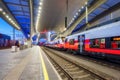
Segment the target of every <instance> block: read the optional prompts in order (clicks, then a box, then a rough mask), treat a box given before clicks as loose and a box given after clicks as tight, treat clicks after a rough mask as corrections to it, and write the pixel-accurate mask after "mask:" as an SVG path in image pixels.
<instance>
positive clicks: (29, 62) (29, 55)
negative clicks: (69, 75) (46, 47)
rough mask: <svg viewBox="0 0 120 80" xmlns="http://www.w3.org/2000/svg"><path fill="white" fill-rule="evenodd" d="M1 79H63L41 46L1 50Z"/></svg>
mask: <svg viewBox="0 0 120 80" xmlns="http://www.w3.org/2000/svg"><path fill="white" fill-rule="evenodd" d="M0 80H61V78H60V76H59V75H58V73H57V71H56V70H55V69H54V67H53V66H52V64H51V63H50V61H49V60H48V58H47V56H46V55H45V54H44V52H43V50H42V49H41V48H40V47H39V46H34V47H32V48H28V49H26V50H22V51H19V52H11V50H10V49H5V50H0Z"/></svg>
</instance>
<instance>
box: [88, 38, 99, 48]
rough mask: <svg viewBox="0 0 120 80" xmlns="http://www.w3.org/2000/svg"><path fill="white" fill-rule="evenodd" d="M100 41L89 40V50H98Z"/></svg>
mask: <svg viewBox="0 0 120 80" xmlns="http://www.w3.org/2000/svg"><path fill="white" fill-rule="evenodd" d="M100 41H101V40H100V39H92V40H90V47H91V48H100Z"/></svg>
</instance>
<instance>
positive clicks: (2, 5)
mask: <svg viewBox="0 0 120 80" xmlns="http://www.w3.org/2000/svg"><path fill="white" fill-rule="evenodd" d="M0 6H1V7H2V8H3V10H4V11H5V12H6V13H7V14H8V15H9V16H10V17H11V19H12V20H13V21H14V22H15V23H16V24H17V25H18V26H20V25H19V24H18V22H17V20H16V19H15V17H14V16H13V14H12V12H11V11H10V10H9V8H8V7H7V5H6V4H5V3H4V1H3V0H1V1H0ZM1 17H2V18H3V19H5V20H6V21H7V22H8V23H9V24H10V25H12V26H13V27H14V28H16V29H17V30H20V27H15V25H13V24H12V23H11V22H10V21H9V20H8V19H6V17H5V15H2V16H1Z"/></svg>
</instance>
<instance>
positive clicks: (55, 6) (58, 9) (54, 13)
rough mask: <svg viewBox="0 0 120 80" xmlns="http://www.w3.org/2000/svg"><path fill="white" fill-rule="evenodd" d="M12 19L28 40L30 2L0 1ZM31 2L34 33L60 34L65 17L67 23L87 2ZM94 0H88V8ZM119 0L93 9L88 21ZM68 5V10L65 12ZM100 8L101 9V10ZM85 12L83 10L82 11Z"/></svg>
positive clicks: (21, 0)
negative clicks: (41, 3)
mask: <svg viewBox="0 0 120 80" xmlns="http://www.w3.org/2000/svg"><path fill="white" fill-rule="evenodd" d="M2 1H3V2H4V3H5V5H6V6H7V8H8V9H9V11H10V12H11V13H12V15H13V17H14V18H15V19H16V21H17V22H18V24H19V25H20V27H21V30H22V32H23V33H24V35H25V36H26V38H29V35H30V33H31V27H30V26H31V13H30V10H31V9H30V0H2ZM31 1H34V2H33V12H32V13H33V18H34V19H33V26H32V27H34V31H35V32H42V31H45V30H47V31H49V30H50V31H52V30H54V31H56V32H62V31H64V29H65V17H66V16H67V17H68V19H67V23H69V22H70V21H71V20H72V18H73V17H74V15H75V14H76V12H77V11H78V10H79V9H80V8H81V7H82V6H83V5H85V2H86V1H88V0H68V3H66V1H67V0H31ZM40 1H43V5H42V10H41V14H40V20H39V22H38V23H39V24H38V27H37V28H36V26H35V25H36V19H37V18H38V17H37V16H38V6H39V2H40ZM93 1H94V0H89V3H88V4H89V6H92V5H91V3H92V2H93ZM119 2H120V0H107V1H106V3H104V4H102V5H101V6H100V7H99V8H97V9H95V10H94V11H93V12H92V13H90V14H89V18H88V19H89V21H91V20H92V19H94V18H95V17H96V16H98V15H99V14H101V13H102V12H104V11H105V10H107V9H109V8H110V7H112V6H114V5H115V4H117V3H119ZM67 4H68V10H67ZM101 8H102V9H101ZM83 12H85V9H83ZM85 23H86V21H85V18H84V19H83V20H82V21H81V22H80V23H79V24H78V25H77V26H76V28H75V29H74V30H73V32H72V33H74V32H76V31H79V30H80V29H81V27H83V25H85Z"/></svg>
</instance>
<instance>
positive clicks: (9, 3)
mask: <svg viewBox="0 0 120 80" xmlns="http://www.w3.org/2000/svg"><path fill="white" fill-rule="evenodd" d="M6 3H7V4H8V5H14V6H22V7H28V5H22V4H17V3H11V2H6Z"/></svg>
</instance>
